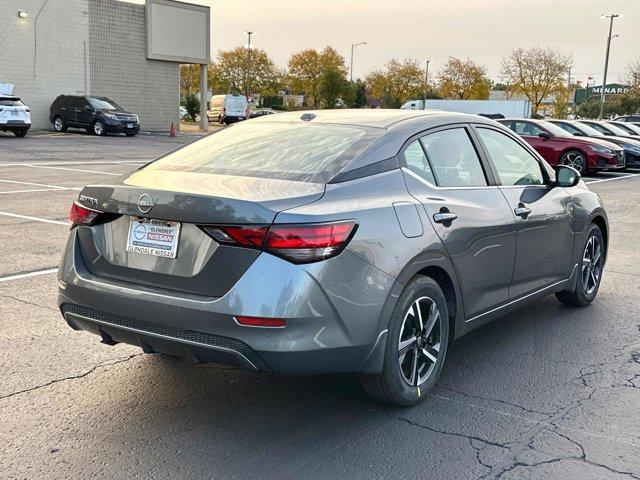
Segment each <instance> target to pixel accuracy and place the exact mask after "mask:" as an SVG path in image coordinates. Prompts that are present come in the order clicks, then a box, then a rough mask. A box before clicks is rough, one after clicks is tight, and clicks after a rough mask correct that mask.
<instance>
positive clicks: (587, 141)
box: [563, 137, 622, 151]
mask: <svg viewBox="0 0 640 480" xmlns="http://www.w3.org/2000/svg"><path fill="white" fill-rule="evenodd" d="M563 138H564V139H565V140H566V141H568V142H570V143H573V144H577V145H587V146H592V145H600V146H603V147H607V148H610V149H611V150H615V151H618V150H622V148H621V147H620V146H619V145H616V144H615V143H613V142H608V141H606V140H601V139H600V138H593V137H590V138H585V137H572V138H569V137H563Z"/></svg>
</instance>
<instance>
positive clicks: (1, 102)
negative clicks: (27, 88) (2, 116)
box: [0, 98, 24, 107]
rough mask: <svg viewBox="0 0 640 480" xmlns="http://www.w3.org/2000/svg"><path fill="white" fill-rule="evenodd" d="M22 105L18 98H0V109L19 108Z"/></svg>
mask: <svg viewBox="0 0 640 480" xmlns="http://www.w3.org/2000/svg"><path fill="white" fill-rule="evenodd" d="M23 105H24V103H22V102H21V101H20V99H19V98H0V107H21V106H23Z"/></svg>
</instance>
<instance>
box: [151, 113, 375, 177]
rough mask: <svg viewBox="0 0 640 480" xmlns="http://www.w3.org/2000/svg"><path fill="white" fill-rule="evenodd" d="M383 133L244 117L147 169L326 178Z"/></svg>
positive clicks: (342, 126)
mask: <svg viewBox="0 0 640 480" xmlns="http://www.w3.org/2000/svg"><path fill="white" fill-rule="evenodd" d="M382 133H384V130H382V129H378V128H370V127H359V126H346V125H327V124H307V123H305V124H290V123H275V122H273V123H271V122H262V121H260V122H243V123H240V124H238V125H234V126H232V127H227V128H224V129H222V130H219V131H218V132H216V133H213V134H211V135H208V136H207V137H205V138H203V139H202V140H198V141H196V142H193V143H191V144H189V145H187V146H186V147H184V148H181V149H180V150H177V151H175V152H173V153H170V154H169V155H167V156H166V157H163V158H161V159H159V160H157V161H156V162H154V163H152V164H150V165H149V166H148V167H146V169H149V170H171V171H181V172H201V173H219V174H226V175H240V176H248V177H267V178H279V179H286V180H298V181H307V182H317V183H325V182H327V181H328V180H329V179H331V178H332V177H333V176H334V175H335V174H336V173H338V172H339V171H340V170H341V169H342V168H343V167H344V166H345V165H346V164H347V163H348V162H349V161H350V160H351V159H352V158H353V157H354V156H355V155H356V154H357V153H358V152H360V151H362V149H364V148H365V147H366V146H367V145H368V144H369V143H371V142H372V141H373V140H374V139H375V138H377V137H378V136H380V135H381V134H382Z"/></svg>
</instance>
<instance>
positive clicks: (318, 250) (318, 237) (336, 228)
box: [201, 220, 357, 263]
mask: <svg viewBox="0 0 640 480" xmlns="http://www.w3.org/2000/svg"><path fill="white" fill-rule="evenodd" d="M356 227H357V223H356V221H355V220H342V221H338V222H327V223H302V224H281V225H278V224H274V225H271V226H270V227H266V226H262V225H234V226H230V225H218V226H209V225H203V226H202V227H201V228H202V229H203V230H204V231H205V232H206V233H208V234H209V235H210V236H212V237H213V238H214V239H215V240H216V241H217V242H218V243H222V244H226V245H233V246H238V247H248V248H257V249H261V250H264V251H267V252H270V253H273V254H274V255H277V256H279V257H282V258H285V259H287V260H289V261H291V262H293V263H310V262H317V261H319V260H325V259H327V258H331V257H334V256H336V255H338V254H339V253H340V252H341V251H342V250H343V249H344V248H345V247H346V246H347V244H348V243H349V240H351V237H352V236H353V234H354V233H355V231H356Z"/></svg>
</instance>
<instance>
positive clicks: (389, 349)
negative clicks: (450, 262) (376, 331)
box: [360, 275, 449, 407]
mask: <svg viewBox="0 0 640 480" xmlns="http://www.w3.org/2000/svg"><path fill="white" fill-rule="evenodd" d="M416 305H418V306H419V307H420V310H421V311H422V312H423V313H422V319H423V323H422V326H423V328H422V335H420V336H419V335H417V332H416V331H417V330H418V326H419V325H420V323H419V322H420V321H419V320H418V317H417V315H416V314H415V312H417V310H416ZM412 312H414V313H413V314H412ZM430 312H431V313H430ZM425 317H426V320H424V319H425ZM429 323H431V324H432V329H431V333H430V334H429V335H425V333H426V329H428V325H429ZM401 338H402V339H403V343H404V347H403V349H402V352H401V350H400V348H399V347H400V340H401ZM407 342H411V343H407ZM448 343H449V314H448V310H447V302H446V300H445V297H444V294H443V293H442V289H441V288H440V286H439V285H438V284H437V283H436V282H435V281H434V280H433V279H432V278H430V277H426V276H422V275H419V276H416V277H414V278H413V279H412V280H411V281H410V282H409V283H408V284H407V286H406V287H405V288H404V290H403V291H402V294H401V295H400V298H399V299H398V302H397V303H396V306H395V308H394V310H393V313H392V315H391V319H390V321H389V328H388V332H387V342H386V347H385V353H384V366H383V371H382V374H381V375H369V374H361V375H360V383H361V384H362V388H363V389H364V391H365V392H366V393H367V394H368V395H370V396H372V397H373V398H376V399H378V400H380V401H382V402H385V403H388V404H391V405H395V406H403V407H406V406H410V405H415V404H417V403H419V402H420V401H422V400H423V399H424V398H425V396H426V394H427V393H428V392H429V391H430V390H431V389H432V388H433V386H434V385H435V383H436V381H437V379H438V377H439V375H440V372H441V371H442V366H443V365H444V360H445V357H446V354H447V346H448ZM423 352H426V353H427V355H425V353H423ZM433 358H435V362H433V360H432V359H433ZM414 362H416V363H414ZM414 365H415V367H414ZM416 367H417V368H416ZM416 371H417V374H416V373H414V372H416ZM421 372H422V373H421Z"/></svg>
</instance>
